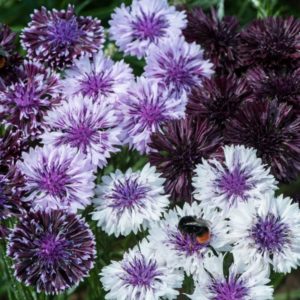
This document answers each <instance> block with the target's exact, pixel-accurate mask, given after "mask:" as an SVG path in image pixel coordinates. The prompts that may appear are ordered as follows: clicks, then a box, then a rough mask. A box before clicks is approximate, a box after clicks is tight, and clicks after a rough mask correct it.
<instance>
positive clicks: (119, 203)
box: [92, 164, 169, 237]
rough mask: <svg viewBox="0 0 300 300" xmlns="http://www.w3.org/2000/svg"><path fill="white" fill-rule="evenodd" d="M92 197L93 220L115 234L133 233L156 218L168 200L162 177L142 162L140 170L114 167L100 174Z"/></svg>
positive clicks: (159, 215)
mask: <svg viewBox="0 0 300 300" xmlns="http://www.w3.org/2000/svg"><path fill="white" fill-rule="evenodd" d="M102 181H103V183H102V184H101V185H99V186H98V188H97V190H96V192H97V198H96V199H94V201H93V202H94V205H95V211H94V212H93V217H92V219H93V220H96V221H98V226H100V227H101V228H102V229H103V230H104V231H105V232H106V233H108V234H114V235H115V236H117V237H118V236H119V235H120V234H121V235H128V234H129V233H130V232H134V233H135V234H136V233H137V232H138V231H139V230H141V227H142V228H144V229H145V228H147V227H148V226H149V225H150V224H151V223H152V222H156V221H158V220H159V218H160V217H161V215H162V213H163V212H165V210H166V207H167V206H168V204H169V200H168V195H166V194H165V193H164V188H163V183H164V179H163V178H161V177H160V174H158V173H156V170H155V168H154V167H150V165H149V164H147V165H145V166H144V167H143V169H142V170H141V171H138V172H133V171H132V170H131V169H128V170H127V171H126V172H125V174H123V173H122V172H121V171H119V170H117V171H116V172H115V173H111V174H110V175H109V176H104V177H102Z"/></svg>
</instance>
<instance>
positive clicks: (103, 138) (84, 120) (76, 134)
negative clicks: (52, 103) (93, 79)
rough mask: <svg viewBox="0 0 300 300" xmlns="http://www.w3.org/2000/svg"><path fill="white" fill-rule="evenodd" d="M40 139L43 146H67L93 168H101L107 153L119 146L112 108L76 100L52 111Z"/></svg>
mask: <svg viewBox="0 0 300 300" xmlns="http://www.w3.org/2000/svg"><path fill="white" fill-rule="evenodd" d="M45 123H46V125H47V126H48V128H49V131H47V132H45V133H44V134H43V135H42V138H43V142H44V144H45V145H47V144H50V145H52V146H54V147H57V146H60V145H69V146H71V147H73V148H75V149H78V150H80V151H81V152H82V153H83V154H84V155H86V156H87V157H88V158H89V160H90V161H91V162H92V164H93V165H94V166H99V167H100V168H102V167H104V166H105V165H106V164H107V158H109V157H110V153H113V152H117V151H118V150H119V149H118V148H116V145H118V144H120V143H121V142H120V141H119V138H118V135H119V133H120V129H119V128H118V127H117V125H118V122H117V117H116V114H115V111H114V110H113V108H112V107H111V106H109V105H107V104H105V103H102V102H94V101H93V100H92V99H90V98H83V97H82V96H76V97H74V98H72V99H69V101H65V102H64V103H63V104H62V105H61V106H58V107H57V108H56V109H54V110H52V111H51V112H50V113H49V114H48V115H47V117H45Z"/></svg>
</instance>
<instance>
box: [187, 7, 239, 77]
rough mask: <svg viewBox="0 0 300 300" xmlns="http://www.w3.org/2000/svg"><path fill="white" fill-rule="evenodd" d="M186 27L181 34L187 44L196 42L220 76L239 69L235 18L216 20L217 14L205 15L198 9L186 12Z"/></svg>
mask: <svg viewBox="0 0 300 300" xmlns="http://www.w3.org/2000/svg"><path fill="white" fill-rule="evenodd" d="M187 20H188V23H187V27H186V28H185V29H184V30H183V34H184V36H185V38H186V40H187V42H190V43H191V42H196V43H197V44H199V45H201V46H202V47H203V49H204V57H205V58H207V59H210V60H211V62H212V63H213V64H214V65H215V66H216V70H217V72H218V73H221V74H224V73H225V74H228V73H229V72H230V71H232V70H234V69H235V68H237V67H239V65H240V55H239V50H238V46H239V43H240V33H239V22H238V20H237V18H236V17H232V16H225V17H224V18H223V19H222V20H221V19H219V18H218V16H217V12H216V11H215V10H214V9H211V12H210V13H208V14H205V13H204V11H203V10H202V9H201V8H200V7H193V8H192V9H190V10H189V11H188V12H187Z"/></svg>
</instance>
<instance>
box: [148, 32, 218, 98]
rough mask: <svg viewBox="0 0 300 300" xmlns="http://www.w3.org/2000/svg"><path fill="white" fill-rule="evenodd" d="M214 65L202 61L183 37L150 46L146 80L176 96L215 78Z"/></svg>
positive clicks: (201, 56)
mask: <svg viewBox="0 0 300 300" xmlns="http://www.w3.org/2000/svg"><path fill="white" fill-rule="evenodd" d="M212 67H213V65H212V64H211V63H210V62H209V61H208V60H205V59H204V58H203V50H202V49H201V47H200V46H199V45H196V43H192V44H188V43H187V42H185V40H184V38H183V37H179V38H174V39H170V40H165V41H162V42H160V43H159V44H158V45H151V46H150V48H149V52H148V56H147V57H146V67H145V76H146V77H147V78H153V79H155V80H157V81H159V82H163V83H164V84H165V85H166V86H167V88H169V89H170V91H172V92H174V93H175V94H176V95H177V96H178V95H180V94H181V93H182V92H187V93H189V92H190V91H191V89H192V88H193V87H197V86H201V85H202V81H203V79H204V78H210V76H211V75H212V74H213V69H212Z"/></svg>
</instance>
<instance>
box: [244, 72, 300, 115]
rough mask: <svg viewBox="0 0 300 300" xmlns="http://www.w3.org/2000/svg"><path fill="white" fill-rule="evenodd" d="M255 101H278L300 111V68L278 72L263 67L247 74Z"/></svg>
mask: <svg viewBox="0 0 300 300" xmlns="http://www.w3.org/2000/svg"><path fill="white" fill-rule="evenodd" d="M246 78H247V81H248V83H249V86H250V87H251V90H252V93H253V95H254V98H255V100H258V101H260V100H261V99H269V100H276V101H278V102H283V103H287V104H289V105H292V106H293V107H294V108H295V109H298V110H299V109H300V68H298V69H296V70H294V71H288V72H276V71H274V70H266V69H263V68H261V67H256V68H253V69H250V70H249V71H248V72H247V74H246Z"/></svg>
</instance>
